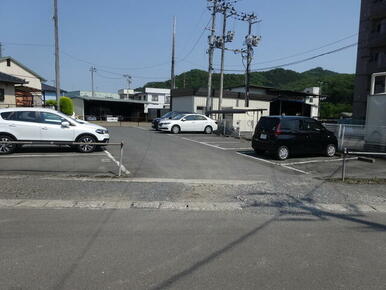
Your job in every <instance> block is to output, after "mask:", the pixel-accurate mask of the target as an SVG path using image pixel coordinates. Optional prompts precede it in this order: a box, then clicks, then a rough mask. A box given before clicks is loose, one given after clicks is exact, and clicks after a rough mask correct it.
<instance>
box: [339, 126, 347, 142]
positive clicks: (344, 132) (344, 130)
mask: <svg viewBox="0 0 386 290" xmlns="http://www.w3.org/2000/svg"><path fill="white" fill-rule="evenodd" d="M342 126H343V128H342V139H341V142H342V143H341V145H340V146H341V148H343V146H344V137H345V136H344V135H345V134H346V126H345V125H342Z"/></svg>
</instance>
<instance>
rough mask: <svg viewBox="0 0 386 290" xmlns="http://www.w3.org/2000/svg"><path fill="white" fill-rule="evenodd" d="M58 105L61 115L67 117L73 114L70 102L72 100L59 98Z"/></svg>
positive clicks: (72, 106) (72, 104)
mask: <svg viewBox="0 0 386 290" xmlns="http://www.w3.org/2000/svg"><path fill="white" fill-rule="evenodd" d="M59 104H60V111H61V112H62V113H63V114H66V115H68V116H70V115H72V114H73V112H74V103H73V102H72V99H70V98H68V97H61V98H60V100H59Z"/></svg>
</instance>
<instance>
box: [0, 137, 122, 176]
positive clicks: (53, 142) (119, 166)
mask: <svg viewBox="0 0 386 290" xmlns="http://www.w3.org/2000/svg"><path fill="white" fill-rule="evenodd" d="M0 144H16V145H58V146H60V145H67V146H68V145H70V146H71V145H85V144H87V145H96V146H120V153H119V162H118V176H119V177H120V176H122V159H123V147H124V143H123V141H121V142H120V143H102V142H65V141H62V142H60V141H47V142H36V141H0Z"/></svg>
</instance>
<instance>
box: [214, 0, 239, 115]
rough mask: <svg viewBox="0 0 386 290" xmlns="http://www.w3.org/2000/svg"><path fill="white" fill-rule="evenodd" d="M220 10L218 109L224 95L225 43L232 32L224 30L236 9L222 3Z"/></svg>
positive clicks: (230, 39) (229, 40)
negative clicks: (221, 24)
mask: <svg viewBox="0 0 386 290" xmlns="http://www.w3.org/2000/svg"><path fill="white" fill-rule="evenodd" d="M220 11H221V12H222V14H223V26H222V37H221V38H218V42H217V47H220V48H221V69H220V94H219V99H218V109H219V110H221V109H222V99H223V95H224V58H225V49H226V48H225V44H226V43H228V42H232V40H233V36H234V33H233V32H231V31H228V33H227V32H226V25H227V18H228V17H230V16H233V15H235V14H236V10H235V9H234V8H233V6H232V4H231V3H229V2H228V3H225V2H224V3H222V5H221V6H220Z"/></svg>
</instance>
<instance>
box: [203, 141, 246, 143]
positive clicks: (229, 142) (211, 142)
mask: <svg viewBox="0 0 386 290" xmlns="http://www.w3.org/2000/svg"><path fill="white" fill-rule="evenodd" d="M205 143H214V144H243V143H241V142H229V141H228V142H222V141H217V142H214V141H205Z"/></svg>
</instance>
